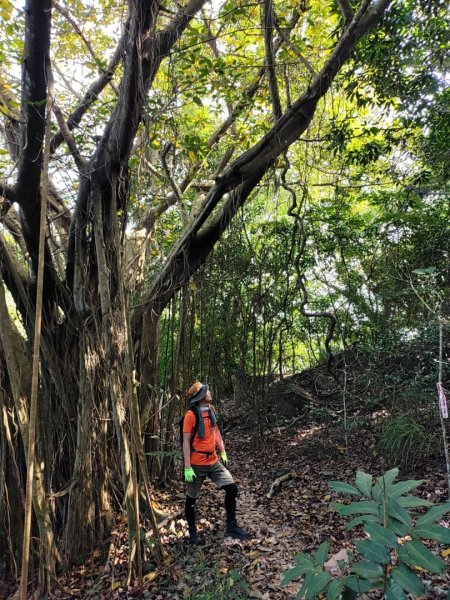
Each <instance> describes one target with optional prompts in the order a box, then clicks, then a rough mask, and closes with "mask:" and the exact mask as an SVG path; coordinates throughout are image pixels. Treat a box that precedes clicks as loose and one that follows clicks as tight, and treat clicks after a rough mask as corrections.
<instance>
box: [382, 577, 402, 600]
mask: <svg viewBox="0 0 450 600" xmlns="http://www.w3.org/2000/svg"><path fill="white" fill-rule="evenodd" d="M385 599H386V600H406V594H405V592H404V590H403V588H402V586H401V585H400V584H399V583H397V582H396V581H390V582H389V585H388V587H387V588H386V593H385Z"/></svg>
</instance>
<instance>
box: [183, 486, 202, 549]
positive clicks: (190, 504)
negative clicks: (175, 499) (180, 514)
mask: <svg viewBox="0 0 450 600" xmlns="http://www.w3.org/2000/svg"><path fill="white" fill-rule="evenodd" d="M196 502H197V500H196V498H191V497H190V496H186V505H185V513H186V521H187V522H188V528H189V543H190V544H192V545H194V546H198V545H199V544H200V542H201V539H200V535H199V533H198V531H197V527H196V525H195V505H196Z"/></svg>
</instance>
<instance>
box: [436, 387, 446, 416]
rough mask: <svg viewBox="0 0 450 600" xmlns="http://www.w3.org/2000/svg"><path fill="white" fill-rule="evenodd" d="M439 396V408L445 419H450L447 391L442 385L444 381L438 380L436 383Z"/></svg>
mask: <svg viewBox="0 0 450 600" xmlns="http://www.w3.org/2000/svg"><path fill="white" fill-rule="evenodd" d="M436 387H437V391H438V397H439V410H440V411H441V416H442V418H443V419H448V406H447V398H446V397H445V391H444V388H443V387H442V383H441V382H440V381H438V383H437V384H436Z"/></svg>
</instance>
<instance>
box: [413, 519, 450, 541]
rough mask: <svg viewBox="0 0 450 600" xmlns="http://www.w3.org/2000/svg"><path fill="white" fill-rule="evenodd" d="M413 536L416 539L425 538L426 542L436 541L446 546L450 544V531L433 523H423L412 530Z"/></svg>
mask: <svg viewBox="0 0 450 600" xmlns="http://www.w3.org/2000/svg"><path fill="white" fill-rule="evenodd" d="M412 535H413V536H414V537H415V538H423V539H426V540H436V541H438V542H443V543H444V544H450V529H447V528H445V527H441V526H440V525H434V524H433V523H421V524H420V525H417V526H416V527H414V529H413V530H412Z"/></svg>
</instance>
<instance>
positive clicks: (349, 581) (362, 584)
mask: <svg viewBox="0 0 450 600" xmlns="http://www.w3.org/2000/svg"><path fill="white" fill-rule="evenodd" d="M345 585H346V586H347V587H348V588H350V589H351V590H353V591H354V592H359V593H362V592H368V591H370V590H373V589H374V588H375V587H378V586H377V585H375V582H373V581H369V580H368V579H363V578H361V577H355V576H354V575H350V576H349V577H347V578H346V579H345Z"/></svg>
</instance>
